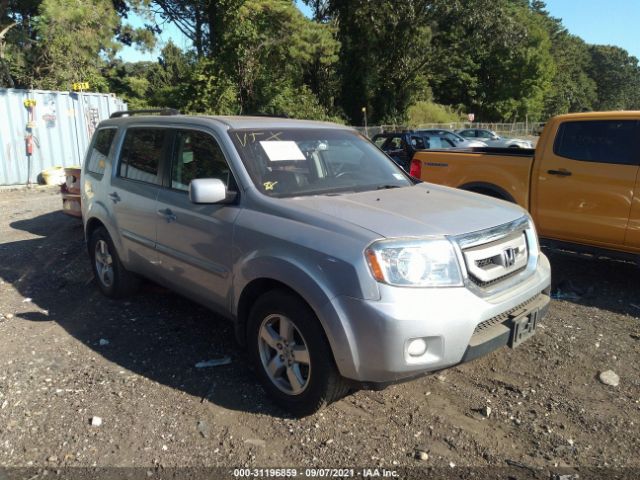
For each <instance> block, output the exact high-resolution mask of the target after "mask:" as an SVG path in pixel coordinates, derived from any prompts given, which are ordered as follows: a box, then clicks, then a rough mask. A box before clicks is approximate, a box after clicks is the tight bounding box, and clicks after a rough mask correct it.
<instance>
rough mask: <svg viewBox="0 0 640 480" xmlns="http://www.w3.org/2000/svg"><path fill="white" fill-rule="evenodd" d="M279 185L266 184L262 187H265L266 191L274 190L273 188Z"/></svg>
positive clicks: (274, 183) (275, 183)
mask: <svg viewBox="0 0 640 480" xmlns="http://www.w3.org/2000/svg"><path fill="white" fill-rule="evenodd" d="M277 184H278V182H264V183H263V184H262V185H263V186H264V189H265V190H273V187H275V186H276V185H277Z"/></svg>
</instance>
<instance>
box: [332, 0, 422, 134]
mask: <svg viewBox="0 0 640 480" xmlns="http://www.w3.org/2000/svg"><path fill="white" fill-rule="evenodd" d="M429 3H430V2H428V1H426V0H406V1H403V2H396V1H379V2H370V1H367V0H333V1H332V2H331V13H332V15H333V16H334V17H335V19H336V21H337V24H338V28H339V31H338V39H339V40H340V42H341V44H342V48H341V52H340V53H341V54H340V64H339V75H340V84H341V85H340V89H341V92H340V104H341V106H342V108H343V109H344V112H345V114H346V117H347V118H348V119H349V121H350V122H352V123H353V124H360V123H361V121H362V111H361V110H362V107H366V108H367V111H368V112H369V114H370V119H371V120H372V121H373V122H385V121H402V120H403V119H404V118H405V116H406V110H407V108H408V106H409V105H411V104H412V103H414V102H415V101H416V100H418V99H421V98H423V97H424V96H425V92H426V91H427V89H428V86H427V79H426V76H425V75H426V73H427V70H428V63H429V48H428V47H429V43H430V39H431V31H430V28H429V26H428V25H426V22H425V12H426V11H427V7H428V5H429Z"/></svg>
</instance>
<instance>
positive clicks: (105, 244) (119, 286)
mask: <svg viewBox="0 0 640 480" xmlns="http://www.w3.org/2000/svg"><path fill="white" fill-rule="evenodd" d="M89 255H90V257H91V267H92V269H93V275H94V276H95V278H96V282H97V283H98V288H100V291H101V292H102V293H103V294H104V295H106V296H107V297H111V298H120V297H125V296H127V295H131V294H133V293H135V292H136V290H137V289H138V287H139V285H140V280H139V278H138V277H137V276H136V275H134V274H133V273H131V272H129V271H128V270H127V269H126V268H124V266H123V265H122V262H121V261H120V257H118V252H117V251H116V248H115V246H114V245H113V241H112V240H111V237H110V236H109V233H108V232H107V230H106V229H105V228H104V227H99V228H97V229H96V230H95V231H94V232H93V233H92V234H91V237H90V239H89Z"/></svg>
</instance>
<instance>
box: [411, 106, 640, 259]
mask: <svg viewBox="0 0 640 480" xmlns="http://www.w3.org/2000/svg"><path fill="white" fill-rule="evenodd" d="M639 170H640V111H637V112H631V111H626V112H594V113H579V114H568V115H561V116H558V117H554V118H552V119H551V120H549V121H548V122H547V123H546V125H545V127H544V130H543V131H542V134H541V136H540V139H539V141H538V144H537V147H536V148H535V150H533V149H531V150H520V149H518V150H516V149H507V148H503V149H496V148H474V149H469V150H457V151H453V150H448V151H433V150H430V151H419V152H417V153H416V154H415V155H414V157H413V159H412V162H411V174H412V175H413V176H415V177H417V178H420V179H422V180H424V181H427V182H432V183H439V184H442V185H448V186H451V187H457V188H461V189H464V190H469V191H473V192H477V193H481V194H485V195H490V196H493V197H497V198H501V199H503V200H507V201H510V202H516V203H518V204H520V205H521V206H522V207H524V208H526V209H527V210H529V212H531V215H532V217H533V219H534V221H535V225H536V227H537V229H538V234H539V235H540V236H541V237H543V238H546V239H549V240H551V241H555V242H551V243H556V244H560V245H562V244H564V243H571V244H572V249H574V250H584V248H580V247H587V248H586V249H587V250H588V251H591V252H597V251H598V250H600V249H604V250H606V251H607V252H606V253H607V254H609V255H611V254H613V253H616V252H617V253H618V254H620V255H619V256H623V257H627V258H630V259H632V260H634V261H639V260H640V256H639V254H640V174H639Z"/></svg>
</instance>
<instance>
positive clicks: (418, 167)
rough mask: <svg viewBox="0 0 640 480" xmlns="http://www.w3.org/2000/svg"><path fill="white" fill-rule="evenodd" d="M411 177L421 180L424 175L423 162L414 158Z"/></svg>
mask: <svg viewBox="0 0 640 480" xmlns="http://www.w3.org/2000/svg"><path fill="white" fill-rule="evenodd" d="M409 175H411V176H412V177H415V178H420V177H421V175H422V161H421V160H418V159H416V158H414V159H413V160H411V168H409Z"/></svg>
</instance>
